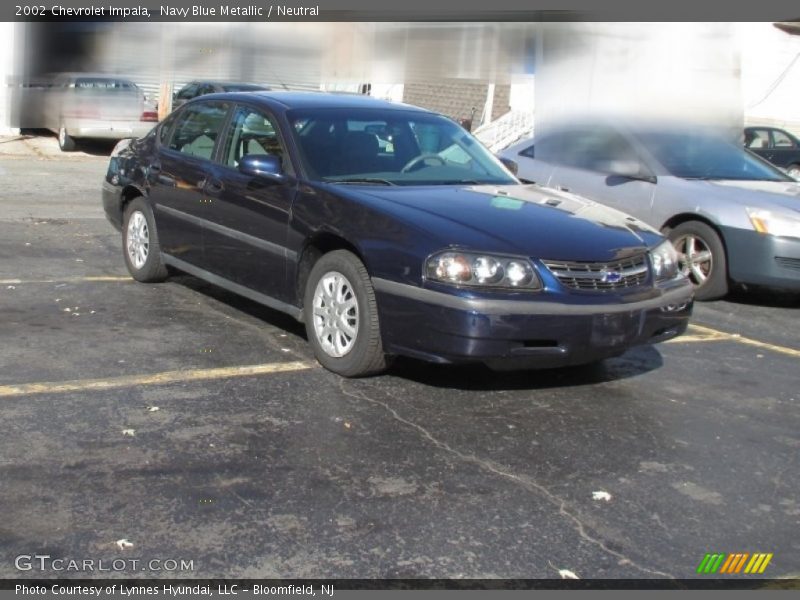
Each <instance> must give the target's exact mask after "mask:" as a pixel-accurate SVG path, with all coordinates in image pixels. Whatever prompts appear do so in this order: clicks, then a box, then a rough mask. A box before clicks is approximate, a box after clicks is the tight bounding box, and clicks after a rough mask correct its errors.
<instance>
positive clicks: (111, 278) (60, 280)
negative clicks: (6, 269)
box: [0, 275, 133, 285]
mask: <svg viewBox="0 0 800 600" xmlns="http://www.w3.org/2000/svg"><path fill="white" fill-rule="evenodd" d="M81 281H133V278H131V277H130V276H128V277H119V276H115V275H101V276H94V277H61V278H58V279H0V285H14V284H17V285H24V284H26V283H79V282H81Z"/></svg>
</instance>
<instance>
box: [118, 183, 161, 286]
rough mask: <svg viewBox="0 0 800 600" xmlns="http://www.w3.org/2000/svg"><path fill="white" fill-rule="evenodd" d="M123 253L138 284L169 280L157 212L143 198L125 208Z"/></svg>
mask: <svg viewBox="0 0 800 600" xmlns="http://www.w3.org/2000/svg"><path fill="white" fill-rule="evenodd" d="M122 253H123V255H124V256H125V265H126V266H127V267H128V272H129V273H130V274H131V277H133V278H134V279H135V280H136V281H141V282H143V283H155V282H158V281H164V280H165V279H166V278H167V268H166V266H165V265H164V263H163V262H162V260H161V249H160V247H159V245H158V233H157V232H156V223H155V219H154V218H153V211H152V210H150V207H149V206H148V204H147V203H146V202H145V201H144V199H142V198H135V199H134V200H131V202H130V203H129V204H128V206H127V207H126V208H125V215H124V218H123V221H122Z"/></svg>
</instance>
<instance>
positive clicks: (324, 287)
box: [313, 271, 358, 358]
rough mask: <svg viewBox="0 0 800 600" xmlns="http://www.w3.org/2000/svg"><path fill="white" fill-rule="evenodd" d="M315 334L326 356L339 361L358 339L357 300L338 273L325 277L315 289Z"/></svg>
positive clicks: (349, 285)
mask: <svg viewBox="0 0 800 600" xmlns="http://www.w3.org/2000/svg"><path fill="white" fill-rule="evenodd" d="M313 319H314V333H315V334H316V336H317V341H318V342H319V345H320V346H321V347H322V349H323V350H324V351H325V354H327V355H328V356H332V357H334V358H340V357H342V356H344V355H345V354H347V353H348V352H350V350H352V349H353V345H354V344H355V342H356V337H357V336H358V299H357V298H356V293H355V290H354V289H353V286H352V284H351V283H350V281H349V280H348V279H347V277H345V276H344V275H342V274H341V273H338V272H336V271H329V272H328V273H325V275H323V276H322V278H321V279H320V280H319V282H318V283H317V287H316V288H315V289H314V301H313Z"/></svg>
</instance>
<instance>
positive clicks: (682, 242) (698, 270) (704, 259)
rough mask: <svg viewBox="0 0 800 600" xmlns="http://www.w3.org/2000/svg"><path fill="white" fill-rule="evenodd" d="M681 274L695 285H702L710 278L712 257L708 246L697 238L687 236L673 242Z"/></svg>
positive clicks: (712, 265)
mask: <svg viewBox="0 0 800 600" xmlns="http://www.w3.org/2000/svg"><path fill="white" fill-rule="evenodd" d="M675 249H676V250H677V251H678V264H679V265H680V269H681V272H682V273H683V274H684V275H685V276H686V277H688V278H689V279H691V281H692V283H694V284H695V285H703V284H704V283H705V282H706V280H707V279H708V278H709V277H710V276H711V269H712V268H713V267H714V257H713V255H712V254H711V250H709V248H708V245H707V244H706V243H705V242H704V241H703V240H702V239H701V238H699V237H697V236H695V235H692V234H688V235H684V236H682V237H680V238H678V239H677V240H675Z"/></svg>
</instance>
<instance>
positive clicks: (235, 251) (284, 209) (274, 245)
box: [204, 104, 297, 302]
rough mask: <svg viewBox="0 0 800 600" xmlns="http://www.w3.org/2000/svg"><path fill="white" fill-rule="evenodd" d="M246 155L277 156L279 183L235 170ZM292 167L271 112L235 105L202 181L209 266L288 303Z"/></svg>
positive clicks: (292, 194) (206, 249) (292, 255)
mask: <svg viewBox="0 0 800 600" xmlns="http://www.w3.org/2000/svg"><path fill="white" fill-rule="evenodd" d="M247 154H257V155H265V154H266V155H273V156H278V157H279V158H280V159H281V162H282V165H283V169H284V172H285V174H286V175H287V177H286V179H285V180H284V181H282V182H278V181H274V180H270V179H266V178H264V177H254V176H252V175H246V174H244V173H242V172H240V171H239V170H238V165H239V160H240V159H241V158H242V157H243V156H245V155H247ZM293 173H294V171H293V167H292V164H291V160H290V158H289V155H288V153H287V151H286V145H285V143H284V140H283V139H282V137H281V135H280V132H279V130H278V127H277V123H276V120H275V118H274V116H273V115H271V114H270V113H269V112H267V111H266V110H264V109H262V108H258V107H255V106H251V105H247V104H240V105H238V106H236V108H235V109H234V111H233V116H232V117H231V120H230V123H229V125H228V128H227V132H226V134H225V140H224V142H223V143H222V144H221V146H220V152H219V155H218V156H217V160H216V162H215V165H214V167H213V171H212V175H211V178H210V179H209V180H208V183H207V185H206V195H207V197H208V198H209V203H208V204H207V205H206V218H207V219H208V221H209V222H208V225H207V228H206V234H205V240H204V244H205V255H206V260H207V264H208V269H209V270H210V271H211V272H212V273H216V274H218V275H220V276H222V277H225V278H226V279H229V280H231V281H233V282H235V283H237V284H239V285H243V286H246V287H248V288H250V289H253V290H255V291H257V292H260V293H262V294H265V295H268V296H271V297H273V298H276V299H278V300H281V301H286V302H288V301H291V300H292V298H291V296H292V295H291V294H290V292H289V289H288V286H287V280H286V277H287V276H286V273H287V268H286V265H287V259H292V260H293V259H294V253H293V252H291V251H290V250H288V249H287V247H286V245H287V235H288V224H289V213H290V210H291V207H292V202H293V200H294V197H295V193H296V190H297V182H296V179H295V178H294V176H293Z"/></svg>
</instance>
